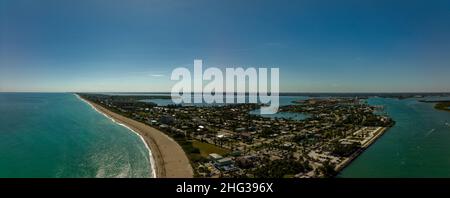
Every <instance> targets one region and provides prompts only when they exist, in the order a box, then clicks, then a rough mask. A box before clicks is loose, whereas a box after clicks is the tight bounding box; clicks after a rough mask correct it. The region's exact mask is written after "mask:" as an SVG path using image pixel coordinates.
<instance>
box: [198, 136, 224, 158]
mask: <svg viewBox="0 0 450 198" xmlns="http://www.w3.org/2000/svg"><path fill="white" fill-rule="evenodd" d="M192 146H194V147H195V148H196V149H198V150H199V151H200V155H201V156H202V157H208V155H209V154H211V153H217V154H219V155H222V156H225V155H226V154H228V153H229V150H227V149H224V148H220V147H218V146H215V145H213V144H209V143H206V142H200V141H197V140H193V141H192Z"/></svg>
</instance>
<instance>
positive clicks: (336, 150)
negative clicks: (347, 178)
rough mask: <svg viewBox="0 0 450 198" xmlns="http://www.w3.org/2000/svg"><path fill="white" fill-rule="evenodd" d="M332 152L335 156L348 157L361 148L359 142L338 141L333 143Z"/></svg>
mask: <svg viewBox="0 0 450 198" xmlns="http://www.w3.org/2000/svg"><path fill="white" fill-rule="evenodd" d="M332 148H333V150H332V153H333V155H335V156H340V157H349V156H350V155H352V154H353V153H355V152H356V151H357V150H358V149H360V148H361V144H360V143H356V142H355V143H352V144H341V143H339V142H336V143H334V145H333V147H332Z"/></svg>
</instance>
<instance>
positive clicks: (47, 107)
mask: <svg viewBox="0 0 450 198" xmlns="http://www.w3.org/2000/svg"><path fill="white" fill-rule="evenodd" d="M148 158H149V157H148V151H147V150H146V147H145V145H144V144H143V142H142V141H141V140H140V138H139V137H138V136H137V135H135V134H134V133H132V132H131V131H129V130H128V129H126V128H124V127H122V126H120V125H117V124H115V123H114V122H112V121H111V120H110V119H108V118H106V117H104V116H103V115H101V114H99V113H97V112H96V111H95V110H93V109H92V108H91V107H90V106H89V105H87V104H86V103H84V102H82V101H81V100H79V99H78V98H77V97H76V96H75V95H73V94H63V93H61V94H59V93H58V94H44V93H1V94H0V177H150V176H151V167H150V163H149V159H148Z"/></svg>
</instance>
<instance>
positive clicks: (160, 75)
mask: <svg viewBox="0 0 450 198" xmlns="http://www.w3.org/2000/svg"><path fill="white" fill-rule="evenodd" d="M150 76H151V77H164V76H166V75H164V74H151V75H150Z"/></svg>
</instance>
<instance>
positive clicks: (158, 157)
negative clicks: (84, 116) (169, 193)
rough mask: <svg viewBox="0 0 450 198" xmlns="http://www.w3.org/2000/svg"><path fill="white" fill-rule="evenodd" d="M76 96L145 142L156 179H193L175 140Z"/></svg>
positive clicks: (187, 160) (186, 160) (185, 157)
mask: <svg viewBox="0 0 450 198" xmlns="http://www.w3.org/2000/svg"><path fill="white" fill-rule="evenodd" d="M75 95H76V96H77V97H78V98H79V99H81V100H82V101H84V102H86V103H87V104H89V105H90V106H91V107H92V108H94V109H95V110H96V111H98V112H99V113H101V114H103V115H105V116H106V117H108V118H110V119H112V120H113V121H114V122H116V123H118V124H119V125H122V126H124V127H126V128H128V129H129V130H130V131H132V132H134V133H136V134H137V135H138V136H139V137H140V138H141V139H142V140H143V142H144V144H145V145H146V147H147V149H149V158H150V164H151V167H152V170H151V172H152V176H153V177H154V178H192V177H193V169H192V167H191V164H190V162H189V159H188V158H187V156H186V154H185V153H184V151H183V149H182V148H181V146H180V145H178V143H177V142H176V141H175V140H173V139H172V138H170V137H169V136H167V135H166V134H164V133H163V132H161V131H159V130H157V129H155V128H153V127H150V126H148V125H146V124H144V123H141V122H138V121H136V120H133V119H130V118H127V117H125V116H122V115H120V114H117V113H114V112H112V111H110V110H108V109H106V108H105V107H102V106H100V105H98V104H95V103H93V102H91V101H88V100H86V99H83V98H82V97H80V96H79V95H77V94H75Z"/></svg>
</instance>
